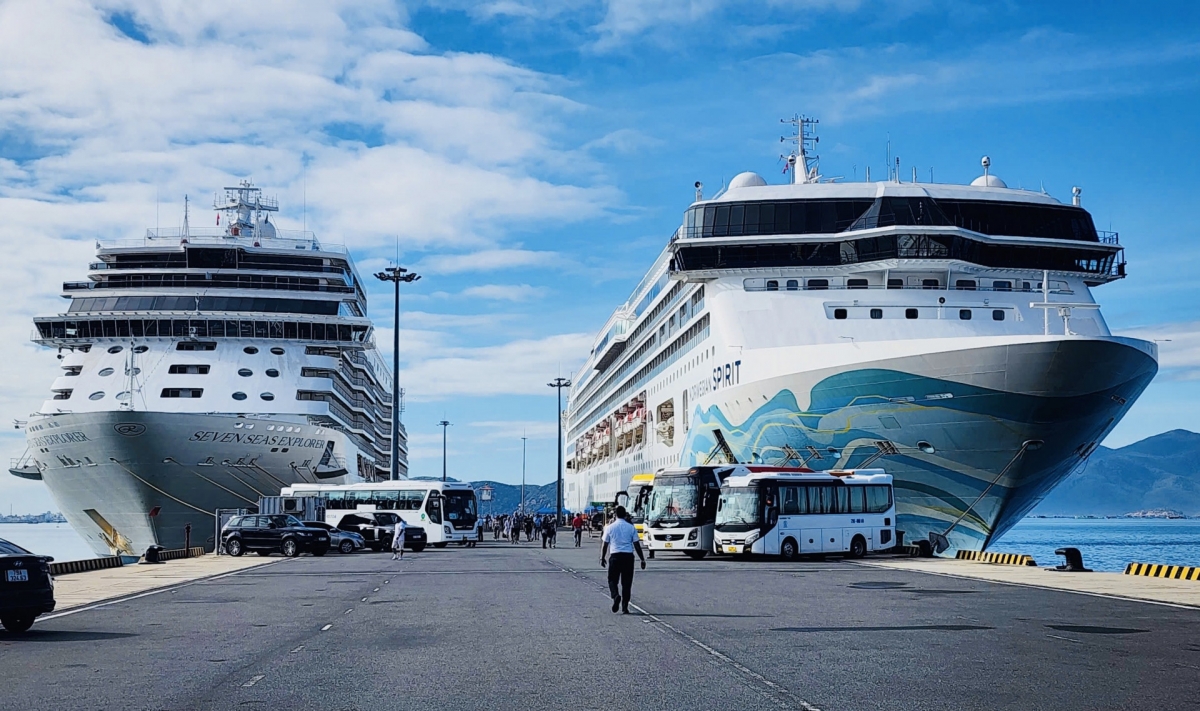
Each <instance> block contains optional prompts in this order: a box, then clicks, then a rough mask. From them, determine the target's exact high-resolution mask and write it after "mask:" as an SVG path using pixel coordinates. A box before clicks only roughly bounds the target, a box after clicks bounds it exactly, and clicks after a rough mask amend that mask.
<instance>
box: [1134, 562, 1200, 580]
mask: <svg viewBox="0 0 1200 711" xmlns="http://www.w3.org/2000/svg"><path fill="white" fill-rule="evenodd" d="M1125 574H1126V575H1144V576H1147V577H1150V578H1171V579H1172V580H1200V568H1197V567H1192V566H1188V565H1161V564H1158V563H1130V564H1129V565H1127V566H1125Z"/></svg>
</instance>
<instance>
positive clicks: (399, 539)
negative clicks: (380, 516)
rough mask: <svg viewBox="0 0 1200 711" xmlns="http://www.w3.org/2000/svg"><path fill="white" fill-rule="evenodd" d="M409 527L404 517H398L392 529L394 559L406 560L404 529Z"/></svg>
mask: <svg viewBox="0 0 1200 711" xmlns="http://www.w3.org/2000/svg"><path fill="white" fill-rule="evenodd" d="M407 528H408V527H407V526H406V525H405V524H404V519H402V518H398V519H397V521H396V528H395V530H393V531H392V560H404V531H405V529H407Z"/></svg>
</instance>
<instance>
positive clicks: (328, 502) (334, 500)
mask: <svg viewBox="0 0 1200 711" xmlns="http://www.w3.org/2000/svg"><path fill="white" fill-rule="evenodd" d="M314 493H316V492H314ZM324 493H325V508H327V509H344V508H346V492H344V491H326V492H324Z"/></svg>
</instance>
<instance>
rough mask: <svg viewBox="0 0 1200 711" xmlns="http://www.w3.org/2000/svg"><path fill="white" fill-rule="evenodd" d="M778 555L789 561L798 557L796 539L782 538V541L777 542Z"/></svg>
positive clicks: (798, 551)
mask: <svg viewBox="0 0 1200 711" xmlns="http://www.w3.org/2000/svg"><path fill="white" fill-rule="evenodd" d="M779 557H780V558H783V559H784V560H789V561H790V560H796V559H797V558H799V557H800V546H799V545H797V544H796V539H794V538H785V539H783V543H781V544H779Z"/></svg>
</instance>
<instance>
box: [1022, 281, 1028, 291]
mask: <svg viewBox="0 0 1200 711" xmlns="http://www.w3.org/2000/svg"><path fill="white" fill-rule="evenodd" d="M1021 291H1029V282H1027V281H1023V282H1021Z"/></svg>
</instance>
